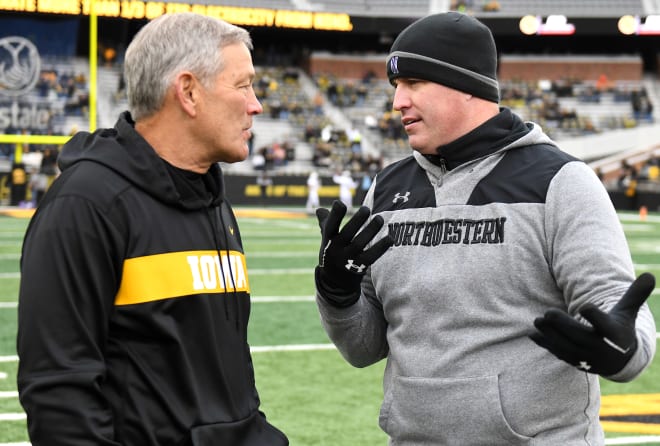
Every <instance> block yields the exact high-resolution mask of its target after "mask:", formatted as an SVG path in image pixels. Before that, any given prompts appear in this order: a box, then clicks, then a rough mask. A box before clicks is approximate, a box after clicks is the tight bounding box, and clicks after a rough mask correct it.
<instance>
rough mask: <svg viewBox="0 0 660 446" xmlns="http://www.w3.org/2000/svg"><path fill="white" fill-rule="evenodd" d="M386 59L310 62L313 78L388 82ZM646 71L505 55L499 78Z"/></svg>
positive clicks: (605, 62)
mask: <svg viewBox="0 0 660 446" xmlns="http://www.w3.org/2000/svg"><path fill="white" fill-rule="evenodd" d="M386 58H387V56H386V55H385V54H381V55H367V56H357V55H341V54H332V53H329V52H315V53H312V54H311V56H310V59H309V72H310V74H311V75H318V74H332V75H335V76H337V77H340V78H350V79H360V78H362V77H363V76H364V75H365V74H366V73H367V72H369V71H371V72H372V73H373V74H375V76H376V77H378V78H380V79H384V78H385V77H386V73H385V60H386ZM643 72H644V66H643V61H642V59H641V57H639V56H586V55H585V56H532V55H530V56H509V55H502V56H501V57H500V60H499V73H498V76H499V79H500V80H538V79H548V80H559V79H566V78H573V79H583V80H596V79H598V77H599V76H600V75H601V74H606V75H607V77H608V78H609V80H610V81H639V80H641V79H642V77H643Z"/></svg>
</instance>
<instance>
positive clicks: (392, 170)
mask: <svg viewBox="0 0 660 446" xmlns="http://www.w3.org/2000/svg"><path fill="white" fill-rule="evenodd" d="M438 153H439V155H437V156H431V157H429V156H423V155H421V154H419V153H417V152H414V153H413V154H412V155H411V156H409V157H407V158H405V159H403V160H401V161H399V162H396V163H394V164H392V165H390V166H387V167H386V168H385V169H384V170H383V171H382V172H380V173H379V174H378V175H377V177H376V179H375V181H374V183H373V184H372V187H371V189H370V190H369V193H368V194H367V197H366V199H365V204H366V205H367V206H369V207H370V208H372V210H373V213H374V214H378V215H381V216H382V217H383V218H384V220H385V225H384V228H383V229H382V234H379V236H378V237H377V238H380V237H381V236H383V235H385V231H387V232H389V234H390V235H391V236H392V237H393V239H394V241H395V243H394V246H393V247H392V248H391V249H390V250H388V251H387V252H386V253H385V255H384V256H383V257H381V258H380V259H379V260H378V261H377V262H376V263H375V264H374V265H373V266H372V267H371V269H370V271H369V273H368V274H367V276H366V277H365V280H364V281H363V283H362V294H361V297H360V299H359V300H358V302H357V303H356V304H355V305H353V306H350V307H348V308H335V307H332V306H331V305H329V304H328V303H327V302H326V301H325V300H324V299H323V298H321V297H320V296H318V298H317V302H318V305H319V309H320V313H321V318H322V322H323V324H324V327H325V329H326V331H327V332H328V334H329V336H330V337H331V339H332V341H333V342H334V343H335V344H336V345H337V347H338V349H339V350H340V351H341V353H342V355H343V356H344V357H345V358H346V359H347V361H349V362H350V363H351V364H353V365H354V366H357V367H365V366H368V365H370V364H373V363H375V362H377V361H379V360H381V359H383V358H386V359H387V365H386V369H385V376H384V401H383V404H382V407H381V414H380V420H379V421H380V426H381V428H382V429H383V430H384V431H385V432H386V433H387V434H388V435H389V437H390V439H391V440H390V442H391V444H392V445H405V446H413V445H414V446H421V445H434V446H437V445H461V446H464V445H489V446H494V445H547V446H556V445H563V446H570V445H600V444H603V442H604V440H603V432H602V428H601V427H600V423H599V418H598V415H599V407H600V402H599V401H600V396H599V395H600V391H599V382H598V376H597V375H593V374H588V373H586V372H583V371H580V370H577V369H576V368H574V367H572V366H570V365H569V364H567V363H565V362H563V361H561V360H559V359H557V358H556V357H555V356H553V355H552V354H551V353H549V352H548V351H546V350H545V349H543V348H541V347H539V346H537V345H536V344H535V343H534V342H533V341H531V340H530V339H529V337H528V336H529V335H530V334H531V333H532V332H533V331H534V326H533V321H534V319H535V318H536V317H538V316H541V315H543V313H545V311H547V310H548V309H550V308H559V309H562V310H564V311H567V312H569V313H570V314H572V315H577V314H578V310H579V308H580V307H581V306H582V305H584V304H586V303H587V302H591V303H594V304H596V305H598V306H599V307H601V308H602V309H608V308H610V307H611V306H613V305H614V303H615V302H616V301H617V300H618V299H620V298H621V296H622V295H623V294H624V292H625V291H626V290H627V288H628V286H629V285H630V283H631V282H632V281H633V280H634V274H635V272H634V269H633V264H632V260H631V256H630V252H629V249H628V245H627V242H626V239H625V236H624V233H623V231H622V228H621V225H620V222H619V220H618V218H617V215H616V212H615V209H614V208H613V206H612V203H611V201H610V200H609V197H608V195H607V193H606V191H605V189H604V188H603V186H602V184H601V182H600V181H599V180H598V178H597V177H596V175H595V174H594V173H593V172H592V170H591V169H590V168H589V167H588V166H587V165H585V164H584V163H583V162H581V161H579V160H577V159H575V158H573V157H571V156H569V155H567V154H566V153H563V152H562V151H560V150H559V149H558V148H557V146H556V145H555V144H554V143H553V142H552V141H551V140H550V139H549V138H548V137H547V136H546V135H545V134H544V133H543V132H542V131H541V129H540V128H539V127H538V126H537V125H535V124H533V123H524V122H522V121H521V120H520V118H518V117H517V116H516V115H514V114H513V113H511V112H510V111H509V110H507V109H501V111H500V113H499V115H498V116H496V117H494V118H493V119H491V120H489V121H488V122H486V123H484V124H483V125H482V126H480V127H479V128H477V129H475V130H474V131H472V132H470V133H469V134H467V135H465V136H463V137H462V138H460V139H458V140H456V141H454V142H452V143H451V144H449V145H447V146H443V147H441V148H440V149H439V150H438ZM636 327H637V333H638V341H639V348H638V350H637V352H636V353H635V355H634V356H633V358H632V359H631V361H630V362H629V363H628V365H627V366H626V367H625V368H624V369H623V370H622V371H621V372H620V373H618V374H617V375H616V376H610V377H607V378H608V379H611V380H614V381H627V380H631V379H633V378H634V377H636V376H637V375H639V374H640V373H641V372H642V370H643V369H644V368H645V367H646V366H647V365H648V364H649V363H650V361H651V359H652V357H653V355H654V353H655V345H656V341H655V324H654V321H653V318H652V315H651V313H650V311H649V309H648V307H647V306H643V307H642V309H641V311H640V313H639V317H638V319H637V325H636Z"/></svg>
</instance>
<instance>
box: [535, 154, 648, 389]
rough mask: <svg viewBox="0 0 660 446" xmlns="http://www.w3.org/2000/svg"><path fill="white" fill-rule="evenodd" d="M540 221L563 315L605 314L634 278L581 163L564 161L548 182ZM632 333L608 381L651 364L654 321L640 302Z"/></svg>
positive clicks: (601, 197)
mask: <svg viewBox="0 0 660 446" xmlns="http://www.w3.org/2000/svg"><path fill="white" fill-rule="evenodd" d="M545 223H546V236H547V240H548V253H547V255H548V263H549V265H550V267H551V269H552V273H553V275H554V277H555V278H556V281H557V285H558V286H559V288H560V289H561V290H562V292H563V295H564V300H565V303H566V307H567V308H568V312H569V313H570V314H571V315H573V316H576V315H577V314H578V311H579V309H580V308H581V307H582V306H583V305H584V304H586V303H592V304H594V305H596V306H598V307H599V308H601V309H602V310H604V311H607V310H609V309H610V308H611V307H612V306H614V304H615V303H616V302H617V301H618V300H619V299H620V298H621V296H623V294H624V293H625V292H626V290H627V289H628V287H629V286H630V284H631V283H632V281H633V280H634V279H635V271H634V267H633V262H632V258H631V255H630V250H629V247H628V243H627V241H626V238H625V234H624V232H623V228H622V226H621V223H620V221H619V218H618V216H617V213H616V210H615V209H614V206H613V205H612V202H611V200H610V198H609V196H608V194H607V191H606V190H605V188H604V187H603V185H602V183H601V182H600V180H599V179H598V178H597V177H596V175H595V174H594V172H593V171H592V170H591V168H589V167H588V166H587V165H586V164H584V163H581V162H572V163H568V164H566V165H565V166H564V167H563V168H562V169H561V170H560V171H559V172H558V173H557V175H556V176H555V178H554V179H553V180H552V182H551V184H550V187H549V189H548V194H547V197H546V216H545ZM636 330H637V339H638V343H639V348H638V349H637V351H636V353H635V355H634V356H633V358H632V359H631V360H630V362H629V363H628V364H627V366H626V367H625V368H624V369H623V370H622V371H621V372H619V373H618V374H617V375H615V376H610V377H607V378H608V379H610V380H613V381H630V380H632V379H634V378H635V377H637V376H638V375H639V374H640V373H641V372H642V371H643V370H644V369H645V368H646V367H647V366H648V365H649V364H650V363H651V360H652V359H653V355H654V354H655V348H656V339H655V337H656V335H655V322H654V319H653V316H652V314H651V312H650V310H649V308H648V306H647V305H646V304H645V305H643V306H642V308H641V309H640V312H639V314H638V317H637V321H636Z"/></svg>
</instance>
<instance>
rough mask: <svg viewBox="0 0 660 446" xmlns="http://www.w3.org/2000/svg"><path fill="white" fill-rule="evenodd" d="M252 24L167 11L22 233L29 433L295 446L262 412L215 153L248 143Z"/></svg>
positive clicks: (114, 440) (137, 48)
mask: <svg viewBox="0 0 660 446" xmlns="http://www.w3.org/2000/svg"><path fill="white" fill-rule="evenodd" d="M251 48H252V42H251V38H250V35H249V34H248V32H247V31H246V30H244V29H242V28H239V27H236V26H234V25H230V24H228V23H226V22H223V21H221V20H218V19H214V18H211V17H208V16H203V15H198V14H192V13H181V14H166V15H163V16H160V17H158V18H156V19H155V20H153V21H151V22H149V23H148V24H147V25H145V26H144V27H143V28H142V29H141V30H140V31H139V32H138V33H137V35H136V36H135V37H134V39H133V41H132V42H131V44H130V45H129V47H128V49H127V51H126V55H125V64H124V70H125V76H126V83H127V92H128V104H129V108H130V112H124V113H122V114H121V115H120V117H119V119H118V121H117V123H116V125H115V127H114V128H111V129H101V130H98V131H97V132H95V133H94V134H89V133H87V132H81V133H78V134H76V135H75V136H73V138H72V139H71V140H70V141H69V142H68V143H67V144H66V145H65V146H64V147H63V148H62V151H61V156H60V158H59V163H60V168H61V169H62V173H61V175H60V176H59V177H58V179H56V180H55V184H54V185H53V186H52V187H51V189H50V190H49V193H47V194H46V196H45V197H44V199H43V201H42V202H41V204H40V206H39V208H38V209H37V211H36V214H35V216H34V218H33V220H32V221H31V224H30V228H29V229H28V231H27V234H26V237H25V242H24V244H23V252H22V261H21V267H22V270H21V285H20V295H19V311H18V312H19V315H18V321H19V328H18V339H17V347H18V352H19V354H20V362H19V366H18V389H19V396H20V401H21V404H22V405H23V407H24V409H25V411H26V413H27V419H28V421H27V423H28V430H29V436H30V440H31V442H32V444H35V445H36V444H42V445H43V444H58V445H70V444H87V445H102V444H103V445H111V444H112V445H119V444H123V445H144V446H147V445H154V446H155V445H175V444H176V445H234V446H248V445H249V446H251V445H272V446H284V445H287V444H288V440H287V438H286V436H285V435H284V434H283V433H282V432H280V431H279V430H277V429H276V428H275V427H273V426H272V425H270V424H269V423H268V422H267V421H266V418H265V416H264V414H263V413H262V412H261V411H260V410H259V405H260V403H259V396H258V393H257V391H256V388H255V382H254V371H253V363H252V359H251V357H250V350H249V346H248V343H247V336H246V332H247V323H248V318H249V312H250V303H249V299H250V294H249V293H250V289H249V286H248V282H247V281H246V279H245V278H246V277H247V271H244V269H245V268H246V267H245V265H246V263H245V256H244V253H243V248H242V246H243V245H242V242H241V239H240V232H239V231H238V228H237V222H236V218H235V215H234V213H233V211H232V209H231V207H230V205H229V204H228V203H227V201H226V199H225V197H224V188H223V179H222V171H221V168H220V165H219V162H227V163H233V162H238V161H242V160H244V159H245V158H246V157H247V154H248V147H247V139H248V137H249V134H250V132H249V128H250V127H251V126H252V122H253V117H254V116H255V115H257V114H259V113H261V112H262V107H261V104H260V103H259V101H258V100H257V98H256V96H255V93H254V90H253V88H252V82H253V80H254V76H255V70H254V67H253V64H252V58H251V53H250V50H251Z"/></svg>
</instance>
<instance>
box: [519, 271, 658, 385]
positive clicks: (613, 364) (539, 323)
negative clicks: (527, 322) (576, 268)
mask: <svg viewBox="0 0 660 446" xmlns="http://www.w3.org/2000/svg"><path fill="white" fill-rule="evenodd" d="M654 287H655V277H654V276H653V274H650V273H644V274H642V275H640V276H639V277H638V278H637V280H635V281H634V282H633V283H632V284H631V285H630V288H628V291H626V294H624V295H623V297H622V298H621V300H619V302H617V303H616V305H614V307H613V308H612V309H611V310H610V312H609V313H605V312H603V311H601V310H600V309H598V308H597V307H596V306H595V305H591V304H588V305H585V306H584V308H582V309H581V310H580V314H581V315H582V317H583V318H585V319H586V320H587V321H589V323H591V326H588V325H585V324H582V323H580V322H578V321H577V320H575V319H573V318H572V317H570V316H569V315H568V314H566V313H564V312H563V311H560V310H557V309H552V310H548V311H547V312H546V313H545V315H544V316H543V317H539V318H536V319H535V320H534V325H535V326H536V328H537V329H538V330H539V332H537V333H534V334H532V335H530V338H532V340H533V341H534V342H536V343H537V344H538V345H540V346H541V347H544V348H546V349H548V350H549V351H550V352H551V353H552V354H554V355H555V356H556V357H558V358H559V359H561V360H564V361H566V362H568V363H569V364H571V365H574V366H576V367H577V368H579V369H581V370H584V371H587V372H589V373H596V374H598V375H602V376H610V375H614V374H616V373H617V372H619V371H621V370H622V369H623V368H624V367H625V365H626V364H627V363H628V361H629V360H630V358H631V357H632V355H633V354H634V353H635V351H636V350H637V335H636V333H635V319H636V318H637V313H638V312H639V308H640V307H641V306H642V304H644V302H645V301H646V299H647V298H648V297H649V295H650V294H651V292H652V291H653V289H654Z"/></svg>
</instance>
